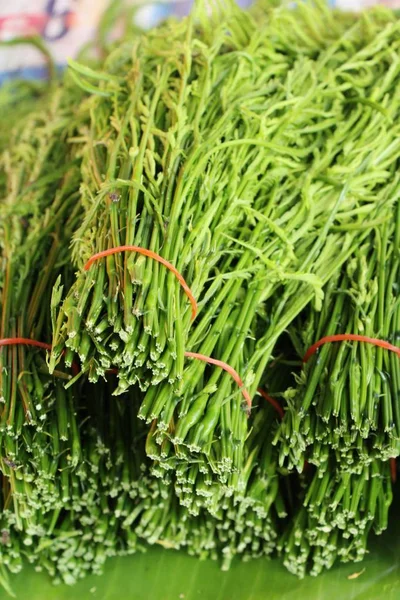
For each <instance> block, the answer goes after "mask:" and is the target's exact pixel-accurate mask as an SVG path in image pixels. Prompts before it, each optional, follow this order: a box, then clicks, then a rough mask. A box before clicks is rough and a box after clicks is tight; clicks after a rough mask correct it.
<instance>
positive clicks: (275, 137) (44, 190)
mask: <svg viewBox="0 0 400 600" xmlns="http://www.w3.org/2000/svg"><path fill="white" fill-rule="evenodd" d="M399 39H400V29H399V25H398V23H397V21H396V19H395V17H394V15H393V14H392V13H391V12H390V11H386V10H383V9H374V10H372V11H370V12H366V13H365V14H361V15H359V16H354V15H353V16H349V15H339V14H336V13H334V12H332V11H331V10H330V9H328V8H327V7H326V6H325V5H323V4H321V5H320V4H319V3H317V4H313V5H311V4H303V3H301V4H300V5H299V6H297V7H295V8H292V7H291V8H288V7H285V6H278V7H276V6H273V5H270V4H269V3H267V2H264V1H260V2H259V3H257V4H256V5H255V6H254V7H253V8H252V9H251V10H250V11H249V12H243V11H242V10H241V9H239V8H238V7H236V6H235V5H234V4H233V3H231V2H227V3H226V5H224V6H220V5H218V6H215V7H213V10H212V11H211V14H209V12H208V11H207V10H206V8H205V7H204V6H203V4H202V3H201V2H199V3H197V4H196V6H195V8H194V10H193V13H192V15H191V16H190V17H189V18H188V19H185V20H183V21H181V22H175V21H168V22H166V23H164V24H162V25H161V26H159V27H158V28H156V29H155V30H152V31H150V32H147V33H139V32H135V33H132V32H130V33H129V34H127V35H126V36H125V37H124V38H123V39H121V40H120V41H119V42H118V44H116V46H115V47H114V48H113V49H112V50H111V51H110V52H109V51H108V50H107V51H105V56H104V57H103V58H101V59H99V60H98V61H97V62H93V61H89V60H84V59H83V60H81V61H79V62H74V61H71V64H70V69H69V70H68V72H67V73H66V75H65V76H64V79H63V80H62V82H59V83H57V82H53V83H52V84H51V85H50V86H49V89H48V90H47V91H45V90H43V89H42V88H33V89H32V94H33V96H36V95H38V94H39V96H40V106H36V103H34V102H33V100H32V98H31V97H28V98H25V91H26V88H24V87H21V88H20V93H21V99H22V100H21V103H20V109H19V112H18V114H20V115H21V116H20V122H19V123H18V124H17V125H16V126H15V127H12V126H11V124H10V127H9V135H8V136H2V137H1V138H0V144H1V146H2V150H3V153H2V158H1V162H0V244H1V251H2V269H1V273H0V306H1V322H0V323H1V326H0V397H1V406H0V408H1V410H0V470H1V476H2V481H3V485H2V495H1V498H0V505H1V517H0V518H1V527H2V531H3V537H2V540H3V541H2V544H1V545H0V562H1V569H2V571H1V577H2V582H3V585H5V586H7V585H8V583H7V569H9V570H11V571H12V572H16V571H18V570H19V569H20V568H21V565H22V557H23V556H25V557H26V558H27V559H28V560H29V561H31V562H32V563H34V564H35V566H36V568H37V569H39V570H40V569H46V570H47V571H48V572H49V573H50V574H51V575H52V576H53V577H54V578H56V579H62V580H63V581H65V582H67V583H73V582H74V581H76V580H77V579H78V578H80V577H82V576H84V575H85V574H86V573H87V572H89V571H94V572H100V570H101V567H102V565H103V563H104V561H105V559H106V557H107V556H114V555H123V554H127V553H131V552H135V551H137V550H141V549H145V547H146V544H154V543H159V544H162V545H164V546H165V547H168V548H183V549H186V550H187V551H188V552H189V553H191V554H193V555H196V556H199V557H202V558H205V557H212V558H216V559H219V560H220V561H221V564H222V566H223V568H228V567H229V565H230V563H231V560H232V559H233V558H234V557H235V556H241V557H242V558H243V559H249V558H251V557H259V556H265V555H269V554H271V553H273V552H274V551H277V552H279V553H280V554H282V555H283V557H284V561H285V564H286V566H287V567H288V569H289V570H290V571H292V572H294V573H296V574H297V575H300V576H302V575H304V573H305V572H306V571H307V570H311V572H312V573H313V574H316V573H318V572H320V570H321V569H322V568H324V567H330V566H331V565H332V564H333V563H334V561H335V560H336V559H337V558H339V559H340V560H360V559H361V558H362V557H363V556H364V553H365V551H366V548H367V539H368V534H369V531H370V530H371V529H374V530H375V531H377V532H381V531H382V530H384V529H385V528H386V526H387V521H388V508H389V506H390V503H391V497H392V496H391V494H392V487H391V486H392V484H391V480H390V465H389V462H388V459H389V458H394V457H396V456H397V455H398V453H399V434H400V431H399V427H400V423H399V422H398V421H399V410H398V406H397V391H398V385H397V383H396V382H398V380H399V363H398V357H397V356H396V355H395V353H394V352H387V350H386V349H384V348H376V347H375V346H373V345H368V344H365V343H362V342H360V341H359V342H358V343H351V344H348V343H341V344H339V343H338V344H334V343H331V344H325V345H324V346H323V347H322V348H321V350H320V351H319V353H318V355H317V356H316V355H313V356H311V358H310V359H309V360H308V362H307V363H306V364H305V366H304V368H301V367H300V366H299V360H298V359H299V357H302V356H304V355H305V354H306V351H307V349H308V348H309V347H311V346H312V345H313V344H314V342H316V341H318V340H319V339H321V338H324V337H326V336H332V335H334V334H339V333H340V334H360V333H362V334H363V335H364V336H370V337H373V338H380V339H381V340H384V341H386V342H387V343H389V342H390V344H391V345H392V346H395V345H396V344H397V339H396V332H397V331H398V326H399V314H400V313H399V305H398V302H397V290H398V281H399V266H398V262H399V256H398V246H399V241H400V238H399V235H400V225H399V223H400V217H399V215H400V210H399V194H398V192H399V178H398V175H397V167H398V160H399V153H400V144H399V141H398V139H399V137H398V131H397V125H396V123H397V121H398V118H399V114H398V112H399V109H398V97H399V90H400V80H399V75H398V71H399V70H398V64H399V60H400V58H399V57H398V56H399V55H398V42H399ZM0 101H2V97H0ZM3 102H5V103H7V102H8V100H7V93H5V94H4V99H3ZM33 104H34V105H35V106H34V107H33ZM46 352H48V354H47V355H46ZM282 417H283V418H282ZM307 464H308V467H307Z"/></svg>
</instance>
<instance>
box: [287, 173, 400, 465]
mask: <svg viewBox="0 0 400 600" xmlns="http://www.w3.org/2000/svg"><path fill="white" fill-rule="evenodd" d="M396 188H397V193H396ZM396 188H394V189H393V191H392V194H391V197H392V200H393V204H394V206H393V218H392V219H391V220H390V221H385V222H384V223H383V224H381V225H379V226H376V227H375V228H374V231H373V233H372V235H371V239H370V240H369V242H368V243H366V244H365V245H364V246H362V247H361V248H360V251H359V252H358V253H357V255H356V256H354V257H353V258H352V259H351V260H349V261H348V262H347V263H346V268H345V269H344V270H343V272H342V273H341V274H340V276H337V277H334V278H332V280H331V281H330V282H329V284H328V287H327V289H326V293H325V300H324V307H323V310H322V311H321V312H319V313H317V312H316V311H315V310H313V309H310V310H309V311H308V314H307V315H306V316H305V319H304V320H302V323H301V325H300V326H299V325H297V327H296V328H293V333H294V336H295V337H294V341H295V344H296V347H297V349H298V351H299V352H300V353H301V355H304V353H305V351H306V349H307V347H310V346H311V344H312V343H313V342H315V341H317V340H319V339H321V338H324V337H326V336H332V335H335V334H338V333H344V334H359V335H363V336H367V337H368V338H371V339H372V340H373V339H379V340H385V341H387V342H389V343H391V344H392V345H393V346H395V347H396V344H397V345H398V331H399V325H400V303H399V297H398V287H399V281H400V270H399V266H400V255H399V247H400V246H399V244H400V204H399V199H398V193H399V192H400V187H399V186H398V184H396ZM295 331H297V332H298V331H301V332H303V333H304V335H303V338H304V341H303V340H301V339H299V336H298V334H297V333H295ZM399 354H400V351H399ZM399 382H400V363H399V356H398V355H396V353H395V352H393V351H389V350H387V349H385V348H381V347H379V346H376V345H374V344H373V343H366V342H363V341H359V342H357V341H351V342H347V343H346V342H343V343H341V344H338V343H335V342H332V343H328V344H326V345H324V346H323V347H322V348H321V349H320V350H319V352H318V355H317V356H313V357H311V359H310V360H309V361H308V362H307V364H306V365H305V366H304V368H303V371H302V373H301V374H300V375H299V377H298V385H297V386H296V387H295V388H294V389H291V390H290V391H289V392H286V394H287V395H288V396H290V401H289V402H288V409H287V412H286V414H285V418H284V420H283V422H282V425H281V427H280V431H279V433H278V434H277V438H276V441H277V443H278V444H279V451H280V455H281V460H280V462H281V464H286V466H288V467H289V468H293V467H295V468H299V469H300V470H302V468H303V464H304V460H307V461H309V462H311V463H313V464H315V465H316V466H317V467H318V470H319V471H320V472H323V471H325V469H327V468H329V457H330V456H332V452H334V453H335V455H336V457H337V461H338V462H339V464H340V465H341V468H342V469H343V470H348V471H354V472H358V473H360V472H361V471H362V470H363V468H364V466H366V465H369V464H370V463H371V462H372V461H373V460H374V459H380V460H386V461H387V460H388V459H389V458H391V457H392V458H393V457H396V456H397V455H398V451H399V440H400V421H399V418H400V415H399V405H398V390H399ZM278 440H279V441H278Z"/></svg>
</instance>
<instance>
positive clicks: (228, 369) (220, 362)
mask: <svg viewBox="0 0 400 600" xmlns="http://www.w3.org/2000/svg"><path fill="white" fill-rule="evenodd" d="M185 356H186V357H187V358H198V359H199V360H202V361H204V362H206V363H209V364H210V365H215V366H217V367H221V369H224V371H226V372H227V373H229V375H231V376H232V378H233V379H234V380H235V381H236V383H237V384H238V386H239V387H240V389H241V390H242V394H243V398H244V399H245V400H246V403H247V407H248V410H249V411H250V410H251V398H250V394H249V392H248V391H247V390H246V388H245V387H244V383H243V381H242V379H241V377H240V375H239V373H238V372H237V371H235V369H234V368H233V367H231V366H230V365H228V363H226V362H224V361H223V360H218V359H217V358H211V357H210V356H205V355H204V354H199V353H198V352H185Z"/></svg>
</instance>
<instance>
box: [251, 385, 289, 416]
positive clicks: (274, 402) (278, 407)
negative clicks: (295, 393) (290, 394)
mask: <svg viewBox="0 0 400 600" xmlns="http://www.w3.org/2000/svg"><path fill="white" fill-rule="evenodd" d="M257 392H258V393H259V394H260V395H261V396H262V397H263V398H264V399H265V400H266V401H267V402H269V403H270V404H271V406H273V407H274V409H275V410H276V412H277V413H278V415H279V416H280V418H281V419H283V417H284V416H285V412H284V410H283V408H282V406H281V405H280V404H279V402H278V401H277V400H275V398H271V396H269V395H268V394H267V392H264V390H263V389H262V388H258V389H257Z"/></svg>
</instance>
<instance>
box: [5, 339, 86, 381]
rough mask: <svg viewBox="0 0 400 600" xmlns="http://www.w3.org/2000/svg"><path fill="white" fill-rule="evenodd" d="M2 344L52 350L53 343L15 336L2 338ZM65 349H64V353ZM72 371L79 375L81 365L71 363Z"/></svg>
mask: <svg viewBox="0 0 400 600" xmlns="http://www.w3.org/2000/svg"><path fill="white" fill-rule="evenodd" d="M1 346H36V347H37V348H43V349H44V350H51V344H46V342H38V341H37V340H31V339H30V338H23V337H15V338H3V339H0V347H1ZM64 353H65V350H63V354H64ZM71 369H72V373H73V374H74V375H78V373H79V367H78V365H77V364H76V363H74V362H73V363H72V364H71Z"/></svg>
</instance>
